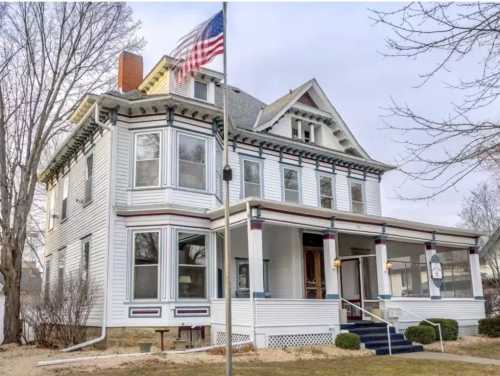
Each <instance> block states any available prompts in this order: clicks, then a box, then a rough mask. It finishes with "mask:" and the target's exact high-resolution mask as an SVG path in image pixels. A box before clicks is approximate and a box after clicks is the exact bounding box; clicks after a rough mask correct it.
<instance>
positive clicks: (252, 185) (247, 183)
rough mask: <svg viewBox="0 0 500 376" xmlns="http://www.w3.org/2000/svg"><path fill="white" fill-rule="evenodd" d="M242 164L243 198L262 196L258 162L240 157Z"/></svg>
mask: <svg viewBox="0 0 500 376" xmlns="http://www.w3.org/2000/svg"><path fill="white" fill-rule="evenodd" d="M242 165H243V173H242V178H243V184H242V185H243V186H242V188H243V198H245V197H261V196H262V180H261V167H260V162H257V161H254V160H250V159H242Z"/></svg>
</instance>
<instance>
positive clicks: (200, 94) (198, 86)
mask: <svg viewBox="0 0 500 376" xmlns="http://www.w3.org/2000/svg"><path fill="white" fill-rule="evenodd" d="M207 92H208V89H207V84H206V83H205V82H201V81H194V97H195V98H197V99H202V100H204V101H206V100H207V98H208V97H207Z"/></svg>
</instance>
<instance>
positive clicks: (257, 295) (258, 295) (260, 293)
mask: <svg viewBox="0 0 500 376" xmlns="http://www.w3.org/2000/svg"><path fill="white" fill-rule="evenodd" d="M253 297H254V298H265V297H266V294H265V293H264V292H263V291H254V292H253Z"/></svg>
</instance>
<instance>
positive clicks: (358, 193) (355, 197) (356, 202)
mask: <svg viewBox="0 0 500 376" xmlns="http://www.w3.org/2000/svg"><path fill="white" fill-rule="evenodd" d="M351 210H352V211H353V212H354V213H359V214H364V213H365V200H364V192H363V183H362V182H358V181H351Z"/></svg>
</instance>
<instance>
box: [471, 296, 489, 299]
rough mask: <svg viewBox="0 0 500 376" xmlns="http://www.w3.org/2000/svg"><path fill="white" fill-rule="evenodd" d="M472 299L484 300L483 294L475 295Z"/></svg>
mask: <svg viewBox="0 0 500 376" xmlns="http://www.w3.org/2000/svg"><path fill="white" fill-rule="evenodd" d="M474 299H476V300H486V298H485V297H484V296H475V297H474Z"/></svg>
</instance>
